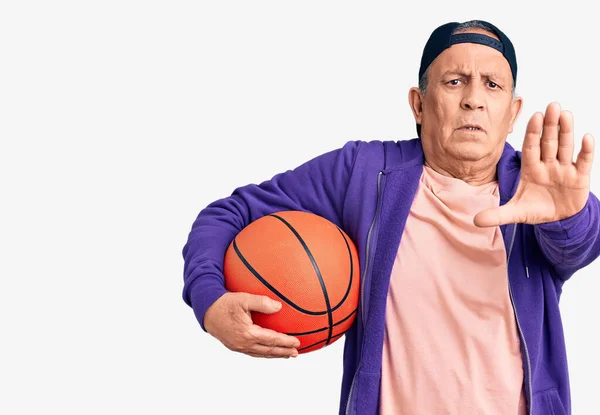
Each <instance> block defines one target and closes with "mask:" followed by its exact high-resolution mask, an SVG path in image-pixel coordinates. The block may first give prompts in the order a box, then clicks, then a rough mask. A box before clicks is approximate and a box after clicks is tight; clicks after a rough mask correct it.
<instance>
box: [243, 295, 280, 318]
mask: <svg viewBox="0 0 600 415" xmlns="http://www.w3.org/2000/svg"><path fill="white" fill-rule="evenodd" d="M244 305H245V307H246V309H248V310H251V311H258V312H259V313H265V314H273V313H276V312H278V311H279V310H281V303H280V302H279V301H275V300H272V299H270V298H269V297H267V296H266V295H254V294H248V295H247V296H246V300H245V304H244Z"/></svg>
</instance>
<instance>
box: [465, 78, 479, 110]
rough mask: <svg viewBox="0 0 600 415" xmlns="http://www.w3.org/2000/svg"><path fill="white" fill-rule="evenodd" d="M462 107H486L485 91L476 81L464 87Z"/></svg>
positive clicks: (468, 108) (470, 108)
mask: <svg viewBox="0 0 600 415" xmlns="http://www.w3.org/2000/svg"><path fill="white" fill-rule="evenodd" d="M461 107H462V108H463V109H465V110H475V109H482V108H483V107H484V98H483V91H482V90H481V88H480V87H479V86H478V85H476V83H475V82H471V83H470V85H467V87H466V88H464V89H463V98H462V101H461Z"/></svg>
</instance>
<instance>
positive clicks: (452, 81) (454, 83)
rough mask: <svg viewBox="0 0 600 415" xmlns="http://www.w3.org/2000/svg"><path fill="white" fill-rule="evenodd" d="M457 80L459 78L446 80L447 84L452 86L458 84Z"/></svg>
mask: <svg viewBox="0 0 600 415" xmlns="http://www.w3.org/2000/svg"><path fill="white" fill-rule="evenodd" d="M459 82H460V79H453V80H451V81H449V82H447V84H450V85H452V86H456V85H458V83H459Z"/></svg>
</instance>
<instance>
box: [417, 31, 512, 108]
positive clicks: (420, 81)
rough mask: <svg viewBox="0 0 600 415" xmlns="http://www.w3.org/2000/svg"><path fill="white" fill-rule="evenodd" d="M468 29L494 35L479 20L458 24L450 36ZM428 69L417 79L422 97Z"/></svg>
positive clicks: (425, 86) (427, 80)
mask: <svg viewBox="0 0 600 415" xmlns="http://www.w3.org/2000/svg"><path fill="white" fill-rule="evenodd" d="M468 29H482V30H485V31H486V32H489V33H492V34H494V35H495V33H494V30H493V29H492V28H491V27H489V26H488V25H486V24H485V23H482V22H481V21H479V20H469V21H468V22H464V23H461V24H459V25H458V26H456V27H455V28H454V30H453V31H452V34H455V33H458V32H462V31H465V30H468ZM429 68H431V65H429V66H428V67H427V69H425V72H423V76H421V79H419V89H420V90H421V92H422V93H423V95H425V92H426V91H427V84H428V83H429ZM515 96H516V91H515V84H514V82H513V87H512V97H513V99H514V98H515Z"/></svg>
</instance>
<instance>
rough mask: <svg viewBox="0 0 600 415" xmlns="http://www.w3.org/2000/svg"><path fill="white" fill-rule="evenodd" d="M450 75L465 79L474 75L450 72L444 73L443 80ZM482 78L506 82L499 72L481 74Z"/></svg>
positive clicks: (455, 71)
mask: <svg viewBox="0 0 600 415" xmlns="http://www.w3.org/2000/svg"><path fill="white" fill-rule="evenodd" d="M448 75H458V76H461V77H463V78H473V75H472V74H468V73H466V72H460V71H457V70H450V71H446V72H444V73H443V74H442V78H445V77H446V76H448ZM481 76H482V77H483V78H487V79H499V80H502V81H506V79H505V78H504V77H503V76H502V75H500V74H498V73H497V72H481Z"/></svg>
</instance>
